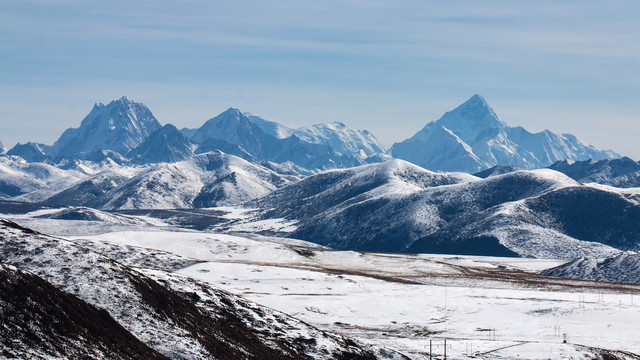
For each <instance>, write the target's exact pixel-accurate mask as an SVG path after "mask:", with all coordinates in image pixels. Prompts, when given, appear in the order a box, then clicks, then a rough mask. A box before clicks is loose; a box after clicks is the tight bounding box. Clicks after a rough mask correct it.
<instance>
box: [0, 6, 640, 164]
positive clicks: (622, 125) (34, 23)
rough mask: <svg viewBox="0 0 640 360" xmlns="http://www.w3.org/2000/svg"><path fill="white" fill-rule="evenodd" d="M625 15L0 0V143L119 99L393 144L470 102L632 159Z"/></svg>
mask: <svg viewBox="0 0 640 360" xmlns="http://www.w3.org/2000/svg"><path fill="white" fill-rule="evenodd" d="M639 18H640V2H639V1H637V0H628V1H615V0H613V1H611V0H608V1H557V0H556V1H546V0H545V1H536V2H520V1H481V2H480V1H396V0H389V1H386V0H384V1H383V0H380V1H333V0H329V1H299V0H296V1H294V0H291V1H233V2H231V1H158V0H155V1H135V2H134V1H101V2H90V1H72V0H66V1H65V0H61V1H51V0H47V1H44V0H43V1H13V0H0V140H1V141H2V142H3V143H5V145H8V146H13V145H14V144H15V143H16V142H18V141H20V142H26V141H29V140H35V141H40V142H44V143H48V144H50V143H52V142H53V141H54V140H55V139H56V138H57V137H58V136H59V135H60V134H61V133H62V131H63V130H64V129H65V128H68V127H76V126H78V124H79V123H80V121H81V120H82V118H83V117H84V116H85V115H86V114H87V113H88V112H89V110H90V109H91V106H92V105H93V103H94V102H108V101H110V100H113V99H116V98H120V97H121V96H122V95H127V96H128V97H130V98H132V99H133V100H136V101H139V102H143V103H145V104H146V105H147V106H149V107H150V109H151V110H152V112H153V113H154V114H155V115H156V117H157V118H158V120H159V121H160V122H161V123H163V124H164V123H169V122H170V123H173V124H174V125H176V126H178V127H184V126H187V127H197V126H199V125H201V124H202V123H203V122H204V121H206V120H207V119H209V118H211V117H213V116H215V115H217V114H218V113H220V112H222V111H224V110H225V109H226V108H228V107H231V106H233V107H238V108H240V109H241V110H243V111H250V112H254V113H257V114H259V115H262V116H263V117H265V118H267V119H269V120H273V121H278V122H281V123H284V124H286V125H289V126H293V127H295V126H301V125H306V124H311V123H316V122H329V121H342V122H344V123H346V124H348V125H350V126H352V127H355V128H359V129H368V130H370V131H372V132H373V133H374V134H375V135H376V136H377V137H378V138H379V139H380V140H381V141H382V142H383V143H384V144H385V145H387V146H390V145H391V144H392V143H393V142H396V141H401V140H403V139H405V138H407V137H409V136H411V135H413V134H414V133H415V132H416V131H417V130H419V129H420V128H422V127H423V126H424V125H425V124H426V123H427V122H429V121H432V120H436V119H437V118H439V117H440V116H441V115H442V114H443V113H444V112H445V111H448V110H451V109H452V108H454V107H455V106H457V105H458V104H460V103H461V102H463V101H465V100H466V99H467V98H469V97H471V96H472V95H473V94H476V93H479V94H481V95H483V96H484V97H485V99H486V100H487V101H488V102H489V104H490V105H492V106H493V108H494V109H495V110H496V112H497V113H498V115H500V117H501V118H502V119H503V120H504V121H506V122H507V123H508V124H511V125H523V126H524V127H526V128H527V129H529V130H531V131H540V130H543V129H545V128H548V129H550V130H552V131H554V132H558V133H562V132H570V133H573V134H575V135H577V136H578V137H579V138H580V139H582V140H583V141H585V142H589V143H592V144H594V145H596V146H598V147H601V148H613V149H614V150H616V151H618V152H620V153H622V154H624V155H629V156H631V157H633V158H635V159H640V146H639V145H637V144H638V142H637V138H638V135H640V101H639V99H640V85H639V84H638V82H639V80H640V25H639V24H640V22H639V21H638V19H639Z"/></svg>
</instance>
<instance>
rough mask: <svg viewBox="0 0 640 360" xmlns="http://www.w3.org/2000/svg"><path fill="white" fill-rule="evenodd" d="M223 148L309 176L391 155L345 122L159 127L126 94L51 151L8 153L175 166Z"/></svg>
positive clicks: (232, 118)
mask: <svg viewBox="0 0 640 360" xmlns="http://www.w3.org/2000/svg"><path fill="white" fill-rule="evenodd" d="M212 150H221V151H224V152H225V153H228V154H232V155H236V156H239V157H241V158H244V159H246V160H249V161H252V162H262V161H269V162H272V163H280V164H291V165H286V166H289V167H300V168H301V169H304V170H303V172H304V171H309V170H313V171H317V170H322V169H329V168H336V167H338V168H340V167H351V166H356V165H362V164H364V163H367V162H375V161H382V160H385V159H388V158H389V155H387V150H386V149H385V148H384V147H383V146H382V145H381V144H380V142H379V141H378V140H377V139H376V138H375V137H374V136H373V135H372V134H371V133H369V132H368V131H359V130H353V129H351V128H349V127H347V126H346V125H344V124H342V123H331V124H316V125H311V126H308V127H303V128H299V129H290V128H288V127H286V126H284V125H280V124H277V123H274V122H271V121H268V120H265V119H263V118H261V117H259V116H257V115H254V114H250V113H243V112H241V111H240V110H238V109H234V108H229V109H228V110H226V111H224V112H223V113H221V114H220V115H218V116H216V117H214V118H212V119H210V120H208V121H207V122H205V123H204V124H203V125H202V126H201V127H200V128H198V129H182V130H178V129H177V128H176V127H174V126H173V125H171V124H167V125H165V126H162V125H160V123H159V122H158V120H157V119H156V118H155V117H154V116H153V114H152V113H151V111H150V110H149V109H148V108H147V107H146V106H144V105H143V104H141V103H136V102H134V101H131V100H130V99H128V98H127V97H126V96H123V97H122V98H120V99H119V100H114V101H112V102H110V103H108V104H107V105H104V104H101V103H97V104H95V105H94V107H93V109H91V111H90V112H89V114H88V115H87V116H86V117H85V118H84V120H82V122H81V123H80V126H79V127H78V128H73V129H67V130H66V131H64V132H63V133H62V135H61V136H60V138H59V139H58V140H57V141H56V142H55V143H54V144H53V145H51V146H48V145H44V144H39V143H32V142H29V143H26V144H17V145H16V146H14V147H13V148H12V149H11V150H9V151H8V152H7V155H15V156H20V157H22V158H23V159H25V160H27V161H29V162H43V161H49V162H51V163H54V164H60V163H66V162H69V161H73V160H89V161H93V162H100V161H104V160H106V159H111V160H113V161H116V162H118V163H123V162H128V163H131V164H139V165H144V164H151V163H162V162H167V163H172V162H177V161H181V160H185V159H187V158H190V157H192V156H194V155H196V154H201V153H205V152H209V151H212Z"/></svg>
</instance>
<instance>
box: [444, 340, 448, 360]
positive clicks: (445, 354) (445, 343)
mask: <svg viewBox="0 0 640 360" xmlns="http://www.w3.org/2000/svg"><path fill="white" fill-rule="evenodd" d="M444 360H447V339H444Z"/></svg>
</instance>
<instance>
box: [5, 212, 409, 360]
mask: <svg viewBox="0 0 640 360" xmlns="http://www.w3.org/2000/svg"><path fill="white" fill-rule="evenodd" d="M0 236H1V237H2V239H3V241H2V243H1V244H0V247H1V248H2V251H0V262H3V263H5V264H9V265H11V266H15V267H17V268H19V269H22V270H26V271H29V272H31V273H33V274H35V275H37V276H38V277H39V278H41V279H42V280H44V281H46V282H48V283H50V284H51V285H53V287H55V288H57V289H58V290H62V291H64V292H66V293H68V294H67V295H64V293H62V294H61V292H59V291H55V290H53V289H50V288H48V289H47V290H48V294H49V295H50V296H66V297H67V298H71V297H72V296H73V297H77V298H79V299H81V300H82V301H84V302H86V303H88V304H91V306H90V307H88V309H87V311H86V312H87V313H88V314H89V315H92V313H91V310H92V309H95V308H96V307H97V308H101V309H104V310H102V311H106V312H108V314H109V315H110V316H111V317H112V318H113V319H114V320H115V321H117V322H118V323H119V324H120V325H121V326H122V327H124V328H125V329H126V331H128V332H129V333H131V334H133V336H135V337H136V338H137V339H139V340H140V341H141V342H142V343H144V344H145V345H146V346H148V347H149V348H151V349H153V350H155V351H157V352H159V353H160V354H162V355H164V356H167V357H169V358H173V359H219V358H248V359H263V358H273V359H276V358H300V359H324V358H328V357H329V358H349V359H376V358H396V359H401V358H402V356H401V355H399V354H397V353H394V352H391V351H386V350H380V349H378V348H375V347H371V346H365V345H360V344H357V343H356V342H354V341H352V340H349V339H346V338H344V337H342V336H338V335H333V334H330V333H326V332H322V331H319V330H317V329H316V328H313V327H311V326H309V325H307V324H306V323H304V322H301V321H299V320H297V319H294V318H291V317H289V316H288V315H286V314H283V313H280V312H277V311H274V310H271V309H268V308H265V307H262V306H260V305H257V304H255V303H252V302H249V301H246V300H244V299H242V298H240V297H238V296H235V295H232V294H230V293H227V292H225V291H222V290H219V289H216V288H214V287H212V286H209V285H206V284H203V283H199V282H196V281H194V280H192V279H189V278H186V277H184V276H180V275H178V274H173V273H170V272H168V271H171V270H170V269H168V270H164V269H163V268H156V269H146V268H138V269H136V270H134V269H132V268H131V267H130V266H133V265H134V264H136V262H137V261H138V260H136V259H144V257H143V258H140V257H129V258H123V261H125V262H129V265H126V264H123V263H121V262H118V261H115V260H113V259H111V258H109V257H106V256H104V255H101V254H99V253H97V252H94V251H92V250H89V249H88V248H87V247H86V246H83V245H79V244H77V243H75V242H73V241H67V240H64V239H60V238H53V237H49V236H46V235H42V234H39V233H35V232H33V231H32V230H29V229H26V228H22V227H21V226H19V225H17V224H15V223H11V222H8V221H5V220H0ZM103 249H105V250H108V249H106V248H103ZM146 254H147V257H153V256H156V255H161V256H165V255H162V254H161V253H159V252H149V251H148V252H146ZM144 261H146V262H148V259H147V260H144ZM156 263H157V264H162V262H156ZM4 268H5V267H4V266H3V269H4ZM11 270H13V269H11ZM12 272H13V274H12V276H13V277H14V278H16V276H15V270H13V271H12ZM3 273H4V272H3ZM23 278H24V277H23ZM27 279H28V280H29V282H28V283H26V284H24V285H25V286H26V287H27V288H26V289H24V294H25V295H26V294H28V291H40V290H41V289H42V288H43V287H47V285H46V283H45V284H43V282H41V281H39V280H37V279H33V278H29V277H27ZM17 281H20V279H19V278H18V280H17ZM3 285H4V286H6V285H7V284H5V283H4V282H3ZM69 294H70V295H69ZM69 301H73V300H69ZM79 303H80V304H82V303H81V302H79ZM28 304H29V305H30V306H33V307H35V308H36V309H33V311H29V312H28V313H29V315H34V316H35V315H37V313H38V311H40V312H42V311H43V310H44V308H42V307H40V306H48V307H49V308H48V310H50V313H48V314H47V316H49V317H54V318H55V317H63V318H65V319H66V320H65V321H67V322H74V321H76V322H79V321H80V319H79V318H78V317H74V316H69V313H65V312H63V311H61V309H60V307H61V304H58V307H52V306H51V301H48V302H44V301H30V302H28ZM67 305H69V306H70V305H71V303H69V304H67ZM62 306H64V305H62ZM79 306H84V305H79ZM85 308H86V306H85ZM63 309H64V308H63ZM67 309H68V308H67ZM23 310H24V309H23ZM27 310H29V309H27ZM75 311H79V309H75ZM106 312H105V313H102V315H101V316H102V317H103V319H106V320H108V318H109V316H108V315H106ZM0 314H2V312H1V311H0ZM6 316H9V314H6ZM2 320H3V323H5V321H6V317H5V316H3V318H2ZM85 320H91V318H88V319H85ZM106 320H105V321H104V322H105V323H106V322H108V321H106ZM85 324H86V322H85ZM32 325H33V324H32ZM96 325H97V324H95V323H94V324H92V326H93V327H94V328H91V329H89V330H90V332H89V333H83V335H85V336H86V337H89V338H90V337H93V336H96V335H98V334H99V333H97V332H98V331H99V329H95V326H96ZM109 326H111V327H104V328H102V330H103V331H105V332H106V331H109V330H111V329H113V326H114V325H113V324H112V323H110V324H109ZM5 328H6V326H5ZM32 329H33V330H34V331H37V330H39V329H40V328H38V327H37V326H33V327H32ZM79 332H81V330H79ZM55 335H56V334H53V335H52V336H51V339H55V340H57V341H61V342H62V344H61V345H62V346H61V348H59V349H58V351H59V352H60V353H62V354H64V356H65V357H66V356H69V355H70V354H71V353H72V351H74V347H70V349H69V353H65V347H66V346H65V345H66V344H67V342H71V341H73V335H74V333H73V332H69V333H68V335H69V336H70V337H71V338H67V339H59V338H58V337H56V336H55ZM106 335H107V336H109V335H111V336H110V337H109V338H110V339H111V341H122V340H121V338H118V337H116V336H115V335H112V334H109V333H107V334H106ZM126 335H127V334H126V333H124V334H120V335H119V336H122V337H126ZM12 338H13V336H11V337H10V338H9V339H12ZM3 339H6V338H4V337H3ZM16 339H17V340H20V337H16ZM47 340H49V339H47ZM131 342H133V340H132V339H131ZM0 343H2V346H3V348H4V347H6V348H8V351H11V353H17V354H18V356H19V357H24V356H26V355H27V354H29V351H33V352H35V353H36V354H39V353H40V354H41V352H39V351H38V350H40V349H39V348H38V347H37V346H30V347H27V348H24V347H21V344H20V342H19V341H17V342H16V343H15V344H13V343H7V342H5V341H1V342H0ZM69 345H72V344H69ZM73 345H75V346H76V347H82V345H83V344H82V343H75V344H73ZM126 345H128V344H127V343H125V342H123V344H122V346H123V348H124V349H126V347H125V346H126ZM129 346H131V345H129ZM138 346H139V347H140V348H144V347H143V346H140V344H139V343H138ZM98 350H99V349H96V350H93V351H96V352H97V351H98ZM147 352H149V351H148V350H147ZM142 357H144V356H142Z"/></svg>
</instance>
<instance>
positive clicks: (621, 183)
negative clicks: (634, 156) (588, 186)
mask: <svg viewBox="0 0 640 360" xmlns="http://www.w3.org/2000/svg"><path fill="white" fill-rule="evenodd" d="M549 169H553V170H555V171H559V172H561V173H564V174H566V175H567V176H569V177H570V178H572V179H575V180H577V181H580V182H582V183H592V182H593V183H598V184H603V185H610V186H615V187H621V188H628V187H640V163H637V162H635V161H633V160H631V159H630V158H628V157H623V158H620V159H612V160H584V161H572V160H563V161H558V162H556V163H553V164H551V165H550V166H549Z"/></svg>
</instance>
